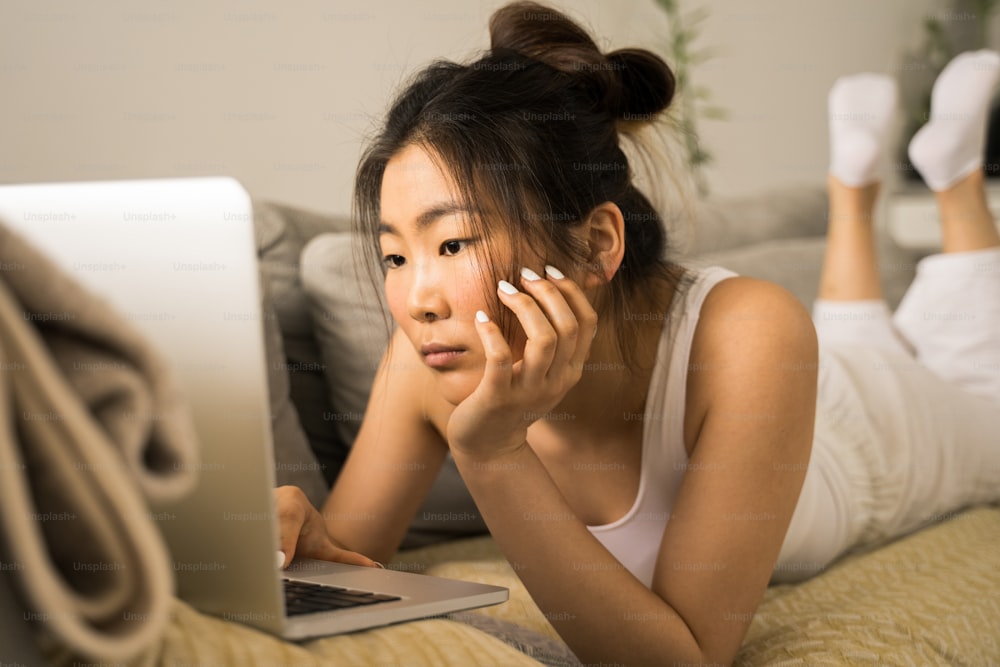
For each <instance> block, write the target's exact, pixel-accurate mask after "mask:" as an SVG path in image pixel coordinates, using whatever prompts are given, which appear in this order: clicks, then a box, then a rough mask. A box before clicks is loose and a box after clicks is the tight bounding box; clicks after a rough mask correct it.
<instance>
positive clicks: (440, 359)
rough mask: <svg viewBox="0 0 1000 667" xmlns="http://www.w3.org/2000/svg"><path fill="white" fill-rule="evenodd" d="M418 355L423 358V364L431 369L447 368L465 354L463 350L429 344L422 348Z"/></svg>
mask: <svg viewBox="0 0 1000 667" xmlns="http://www.w3.org/2000/svg"><path fill="white" fill-rule="evenodd" d="M420 353H421V354H422V355H423V356H424V363H425V364H427V365H428V366H430V367H431V368H447V367H448V366H451V365H452V364H454V363H455V360H456V359H458V358H459V357H460V356H462V355H463V354H465V350H464V349H462V348H460V347H449V346H447V345H435V344H430V345H424V346H422V347H421V348H420Z"/></svg>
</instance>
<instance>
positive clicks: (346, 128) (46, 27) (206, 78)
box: [0, 0, 935, 212]
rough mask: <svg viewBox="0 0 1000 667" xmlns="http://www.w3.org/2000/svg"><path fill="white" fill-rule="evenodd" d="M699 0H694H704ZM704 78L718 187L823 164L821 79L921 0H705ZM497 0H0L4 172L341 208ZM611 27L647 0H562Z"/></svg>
mask: <svg viewBox="0 0 1000 667" xmlns="http://www.w3.org/2000/svg"><path fill="white" fill-rule="evenodd" d="M698 2H699V0H687V4H688V5H689V6H697V4H698ZM700 2H703V4H705V5H706V6H708V7H709V8H710V10H711V16H710V18H709V19H708V21H707V22H706V23H705V24H704V30H703V34H702V35H701V37H700V38H699V44H702V45H705V46H711V47H714V48H715V49H716V50H717V52H718V55H717V56H716V57H715V58H714V59H713V60H711V61H710V62H708V63H707V64H705V65H703V66H701V67H699V68H698V69H697V70H696V72H695V76H696V79H697V83H698V84H700V85H705V86H707V87H709V88H710V89H711V90H712V95H713V99H714V101H715V102H717V103H718V104H720V105H721V106H723V107H725V108H727V109H728V110H729V114H730V118H729V120H727V121H722V122H714V121H713V122H705V123H702V131H703V137H704V140H705V142H706V145H707V146H708V147H709V149H710V150H711V151H712V152H713V153H714V154H715V165H714V166H713V168H712V169H711V170H710V172H709V176H710V183H711V186H712V189H713V191H714V192H715V193H718V194H722V195H725V194H741V193H749V192H754V191H758V190H760V189H761V188H765V187H768V186H771V185H779V184H785V183H789V182H814V183H819V182H822V179H823V175H824V172H825V164H826V156H827V147H826V130H825V121H824V113H825V99H826V91H827V89H828V88H829V86H830V85H831V84H832V82H833V80H834V79H835V78H836V76H838V75H839V74H841V73H845V72H851V71H856V70H863V69H874V70H881V71H889V72H892V71H893V67H898V64H897V62H898V61H897V60H896V58H897V55H898V53H899V50H900V47H901V46H902V45H903V44H904V43H905V42H907V41H913V40H914V39H915V35H916V31H917V24H918V21H919V20H920V18H921V16H922V15H923V13H924V12H926V11H928V9H927V8H928V7H931V6H933V5H935V3H932V2H930V0H878V1H877V2H872V1H871V0H839V1H838V2H829V1H823V2H820V1H819V0H755V1H754V2H747V1H746V0H700ZM499 4H501V3H500V2H499V1H497V0H478V1H477V0H429V1H424V2H416V1H414V2H403V1H401V0H395V1H390V0H368V1H367V2H354V3H347V2H343V1H342V0H328V1H325V2H324V1H320V0H303V1H301V2H290V3H278V2H263V1H262V0H260V1H256V0H240V1H234V0H223V1H219V2H195V1H194V0H182V1H179V2H174V3H155V4H154V3H148V2H133V1H132V0H110V1H108V2H103V3H79V2H75V1H65V0H63V1H62V2H58V1H57V2H45V3H37V2H34V1H33V0H4V2H3V4H2V5H0V95H2V102H0V181H3V182H26V181H40V180H68V179H74V180H78V179H105V178H134V177H160V176H183V175H197V174H212V173H226V174H231V175H234V176H236V177H237V178H239V179H240V180H241V181H242V182H243V183H244V184H245V185H246V187H247V188H248V189H249V190H250V192H251V194H253V195H254V196H258V197H266V198H271V199H278V200H282V201H285V202H289V203H293V204H297V205H300V206H305V207H310V208H315V209H319V210H323V211H330V212H346V211H347V210H349V206H350V203H349V201H350V200H349V197H350V186H351V179H352V174H353V168H354V164H355V161H356V159H357V156H358V153H359V150H360V146H361V143H362V140H363V137H364V136H365V133H366V132H368V131H369V130H370V129H371V126H372V125H371V123H372V119H374V118H377V117H378V115H379V114H380V112H381V111H382V110H383V109H384V107H385V105H386V103H387V101H388V98H389V95H390V93H391V91H392V90H393V89H394V88H395V87H396V86H397V85H398V84H399V82H400V81H401V80H403V79H404V78H405V76H406V75H407V74H408V73H409V72H412V71H413V70H414V69H415V68H417V67H419V66H420V65H421V64H423V63H426V62H427V61H429V60H430V59H432V58H434V57H439V56H445V57H452V58H462V57H464V56H466V55H469V54H470V53H472V52H473V51H474V50H475V49H478V48H480V47H483V46H485V41H486V29H485V25H486V20H487V18H488V16H489V14H490V12H491V11H492V9H493V8H495V7H496V6H498V5H499ZM559 4H560V6H563V7H569V8H570V9H571V11H572V13H573V14H574V15H575V16H577V17H578V18H581V19H583V20H584V21H586V22H587V23H589V24H590V25H591V26H592V27H593V28H594V29H595V30H596V31H597V32H598V33H600V34H601V35H603V36H604V39H603V41H604V43H605V44H606V45H608V46H623V45H630V44H640V45H646V46H658V45H659V44H661V43H662V41H663V37H662V34H663V31H664V30H665V28H666V22H665V20H664V18H663V16H662V15H661V14H660V13H659V10H658V9H657V8H656V7H655V5H654V4H653V2H652V0H618V1H615V2H611V1H610V0H604V1H601V0H578V1H573V0H565V1H564V2H561V3H559Z"/></svg>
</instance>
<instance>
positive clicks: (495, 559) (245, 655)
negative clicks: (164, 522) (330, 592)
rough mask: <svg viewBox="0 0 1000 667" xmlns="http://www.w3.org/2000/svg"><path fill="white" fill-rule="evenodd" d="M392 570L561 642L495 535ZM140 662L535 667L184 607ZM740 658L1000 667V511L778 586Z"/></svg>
mask: <svg viewBox="0 0 1000 667" xmlns="http://www.w3.org/2000/svg"><path fill="white" fill-rule="evenodd" d="M393 567H398V568H404V569H407V570H417V571H425V572H428V573H431V574H436V575H441V576H450V577H458V578H462V579H469V580H476V581H483V582H489V583H498V584H502V585H505V586H509V587H510V588H511V599H510V601H509V602H507V603H506V604H503V605H498V606H495V607H490V608H486V609H483V610H479V611H476V612H472V613H475V614H480V615H485V616H488V617H492V618H495V619H500V620H503V621H510V622H514V623H517V624H519V625H521V626H523V627H525V628H528V629H530V630H532V631H535V632H537V633H539V635H540V636H542V635H544V636H548V637H555V633H554V631H553V630H552V627H551V626H550V625H549V623H548V621H547V620H546V619H545V617H544V616H543V615H542V614H541V612H540V611H539V610H538V608H537V607H536V606H535V605H534V603H533V602H532V601H531V599H530V598H529V597H528V596H527V594H526V592H525V590H524V588H523V587H522V586H521V585H520V583H519V582H518V580H517V577H516V576H515V574H514V572H513V571H512V570H511V568H510V567H509V566H508V565H507V563H506V562H505V561H504V559H503V558H502V557H501V555H500V554H499V552H498V551H497V549H496V547H495V545H494V543H493V542H492V540H490V539H489V538H477V539H471V540H463V541H460V542H453V543H450V544H446V545H437V546H433V547H428V548H425V549H420V550H415V551H412V552H409V553H405V554H402V555H401V556H400V557H399V558H397V559H396V561H395V562H394V563H393ZM133 664H136V665H144V666H151V667H152V666H163V667H167V666H173V667H176V666H177V665H199V666H206V667H207V666H209V665H217V666H221V665H246V666H249V667H253V666H260V667H264V666H269V665H278V664H280V665H302V666H304V667H305V666H312V665H329V664H336V665H378V666H380V667H387V666H389V665H412V666H416V665H436V666H445V665H456V666H457V665H461V666H463V667H464V666H468V665H473V666H475V665H511V666H517V665H538V664H540V663H539V662H538V661H536V660H534V659H532V658H530V657H528V656H527V655H525V654H524V653H522V652H519V651H517V650H515V649H514V648H511V647H510V646H508V645H506V644H504V642H503V641H501V640H500V639H497V638H494V637H492V636H490V635H489V634H486V633H484V632H482V631H480V630H478V629H475V628H474V627H472V626H470V625H469V624H466V623H462V622H459V621H456V620H449V619H434V620H426V621H419V622H414V623H408V624H403V625H398V626H393V627H388V628H380V629H376V630H370V631H367V632H361V633H355V634H351V635H345V636H341V637H331V638H326V639H321V640H316V641H312V642H308V643H305V644H302V645H297V644H290V643H287V642H283V641H280V640H278V639H275V638H273V637H270V636H267V635H264V634H261V633H259V632H256V631H254V630H250V629H248V628H245V627H242V626H239V625H235V624H232V623H227V622H224V621H221V620H218V619H214V618H210V617H207V616H203V615H201V614H199V613H198V612H196V611H194V610H192V609H191V608H190V607H188V606H187V605H185V604H183V603H181V602H176V603H175V604H174V608H173V611H172V620H171V623H170V625H169V628H168V632H167V634H166V635H165V637H164V638H163V641H162V643H161V644H160V645H159V646H158V647H157V648H156V650H155V651H150V652H148V653H147V654H145V655H144V656H142V658H141V659H139V660H137V661H135V662H134V663H133ZM736 664H738V665H776V664H782V665H858V664H879V665H910V664H916V665H956V664H960V665H993V664H1000V508H997V507H980V508H974V509H971V510H969V511H967V512H964V513H961V514H959V515H957V516H956V517H954V518H952V519H950V520H948V521H946V522H944V523H941V524H938V525H935V526H931V527H929V528H926V529H924V530H922V531H920V532H918V533H915V534H913V535H911V536H908V537H906V538H904V539H901V540H898V541H896V542H894V543H892V544H889V545H886V546H884V547H882V548H880V549H877V550H875V551H872V552H869V553H865V554H856V555H852V556H849V557H847V558H845V559H844V560H842V561H841V562H839V563H837V564H836V565H834V566H833V567H831V568H830V569H829V570H828V571H827V572H825V573H824V574H822V575H820V576H818V577H816V578H814V579H812V580H810V581H807V582H805V583H802V584H797V585H784V586H776V587H772V588H771V589H769V590H768V593H767V596H766V598H765V601H764V603H763V605H762V606H761V607H760V609H759V611H758V613H757V615H756V617H755V618H754V621H753V624H752V625H751V628H750V632H749V634H748V636H747V640H746V642H745V644H744V646H743V649H742V651H741V653H740V656H739V658H738V659H737V661H736Z"/></svg>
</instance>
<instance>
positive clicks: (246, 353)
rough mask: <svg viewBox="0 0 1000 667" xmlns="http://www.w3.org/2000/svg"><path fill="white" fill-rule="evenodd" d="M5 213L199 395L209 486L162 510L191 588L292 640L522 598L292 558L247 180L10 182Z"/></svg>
mask: <svg viewBox="0 0 1000 667" xmlns="http://www.w3.org/2000/svg"><path fill="white" fill-rule="evenodd" d="M0 220H3V221H4V222H5V223H6V224H8V225H10V226H12V227H13V228H14V231H16V232H18V233H20V234H21V235H22V236H23V237H24V238H26V239H27V240H28V241H29V242H32V243H33V244H34V245H35V246H36V247H37V248H39V249H40V250H42V251H43V252H45V253H46V254H48V255H49V256H50V257H51V258H52V259H53V260H54V261H55V262H56V263H58V264H59V265H60V266H62V268H64V269H65V270H66V271H67V272H68V273H69V274H70V275H72V276H74V277H75V278H76V279H78V280H79V281H80V282H81V283H82V284H83V285H84V286H85V287H88V288H89V289H90V290H91V291H93V292H95V293H97V294H100V295H102V296H104V297H105V298H106V299H108V300H109V301H110V302H111V304H112V305H113V306H115V307H116V308H117V309H118V310H119V312H120V313H122V314H123V315H124V317H125V318H126V319H128V320H130V321H131V322H132V323H133V324H134V325H135V326H136V327H137V328H138V329H139V330H140V331H141V332H143V333H144V334H145V335H146V337H147V338H148V339H149V340H150V341H151V342H152V344H153V345H154V346H155V347H157V348H158V349H159V351H160V353H161V354H162V355H163V356H164V358H165V359H166V360H167V362H168V363H169V364H170V365H171V366H172V368H173V369H174V372H175V375H176V376H177V379H178V381H179V383H180V385H181V388H182V390H183V391H184V393H185V395H186V396H187V400H188V403H189V405H190V408H191V412H192V417H193V420H194V425H195V428H196V430H197V434H198V438H199V441H200V446H201V452H200V457H201V460H200V463H199V464H198V473H199V478H198V484H197V488H196V489H195V490H194V492H193V493H191V494H190V495H189V496H188V497H186V498H185V499H183V500H182V501H180V502H174V503H170V504H164V505H160V506H154V507H151V510H150V516H151V517H152V518H153V519H154V520H155V521H156V522H157V525H158V527H159V529H160V530H161V532H162V534H163V536H164V538H165V540H166V543H167V545H168V547H169V549H170V551H171V556H172V558H173V563H174V574H175V577H176V580H177V587H178V589H177V594H178V596H179V597H181V598H182V599H184V600H185V601H187V602H189V603H190V604H192V605H193V606H194V607H196V608H198V609H199V610H202V611H204V612H206V613H210V614H213V615H216V616H220V617H222V618H225V619H228V620H232V621H237V622H241V623H244V624H247V625H251V626H254V627H257V628H260V629H262V630H265V631H267V632H270V633H273V634H276V635H279V636H282V637H285V638H287V639H305V638H308V637H316V636H322V635H331V634H338V633H343V632H351V631H356V630H363V629H366V628H371V627H376V626H381V625H388V624H391V623H398V622H402V621H407V620H413V619H417V618H425V617H428V616H436V615H440V614H446V613H449V612H453V611H458V610H463V609H470V608H474V607H480V606H486V605H492V604H498V603H500V602H504V601H505V600H507V595H508V591H507V589H506V588H502V587H497V586H489V585H485V584H479V583H472V582H463V581H455V580H449V579H443V578H438V577H431V576H427V575H423V574H418V573H413V572H403V571H394V570H391V569H386V570H380V569H375V568H366V567H359V566H352V565H344V564H337V563H328V562H324V561H314V560H296V562H294V563H293V564H292V565H291V566H290V567H289V568H288V569H287V570H284V571H282V570H280V568H279V567H278V565H277V564H276V562H275V554H276V552H277V550H278V524H277V521H276V518H275V508H274V496H273V489H274V486H275V474H274V462H273V455H272V449H273V443H272V441H271V428H270V421H271V420H270V410H269V403H268V393H267V392H268V386H267V369H266V366H265V364H266V362H265V352H264V340H263V328H262V320H261V317H262V316H261V295H260V286H259V278H258V266H257V254H256V245H255V242H254V230H253V211H252V208H251V203H250V198H249V196H248V195H247V193H246V191H245V190H244V189H243V187H242V186H241V185H240V184H239V183H238V182H237V181H235V180H233V179H231V178H221V177H220V178H187V179H162V180H137V181H105V182H84V183H52V184H32V185H4V186H0ZM317 586H318V587H319V588H316V587H317Z"/></svg>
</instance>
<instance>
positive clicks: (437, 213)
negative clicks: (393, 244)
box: [378, 202, 472, 236]
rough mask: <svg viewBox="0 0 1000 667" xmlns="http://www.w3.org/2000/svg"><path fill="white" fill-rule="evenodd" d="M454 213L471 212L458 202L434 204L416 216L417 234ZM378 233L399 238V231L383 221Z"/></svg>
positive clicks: (468, 213) (467, 213)
mask: <svg viewBox="0 0 1000 667" xmlns="http://www.w3.org/2000/svg"><path fill="white" fill-rule="evenodd" d="M455 213H464V214H466V215H471V214H472V211H470V210H469V209H468V208H467V207H466V206H464V205H463V204H460V203H458V202H443V203H441V204H435V205H433V206H431V207H430V208H428V209H427V210H425V211H424V212H423V213H421V214H420V215H418V216H417V232H418V233H419V232H422V231H424V230H426V229H427V228H428V227H430V226H432V225H433V224H434V223H436V222H437V221H438V220H439V219H440V218H443V217H444V216H446V215H453V214H455ZM378 231H379V234H395V235H397V236H399V231H398V230H397V229H396V228H395V227H394V226H393V225H392V224H391V223H388V222H386V221H384V220H380V221H379V225H378Z"/></svg>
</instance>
